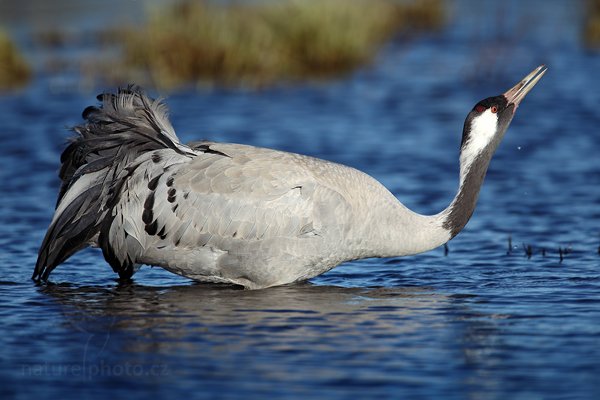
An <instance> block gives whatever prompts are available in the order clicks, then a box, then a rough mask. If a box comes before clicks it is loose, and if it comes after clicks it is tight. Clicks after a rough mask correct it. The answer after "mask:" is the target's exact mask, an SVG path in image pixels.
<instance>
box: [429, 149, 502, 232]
mask: <svg viewBox="0 0 600 400" xmlns="http://www.w3.org/2000/svg"><path fill="white" fill-rule="evenodd" d="M492 153H493V152H492V151H491V150H487V151H484V152H482V153H481V154H479V155H478V156H477V157H476V158H475V159H474V160H473V162H472V163H471V164H470V165H466V166H462V167H461V171H460V186H459V189H458V192H457V193H456V196H455V197H454V200H452V203H450V205H449V206H448V208H446V209H445V210H444V211H442V212H441V213H440V214H439V216H440V217H442V221H443V222H442V226H443V227H444V228H445V229H447V230H448V231H449V232H450V238H453V237H454V236H456V235H457V234H458V233H459V232H460V231H461V230H462V229H463V228H464V227H465V225H466V224H467V222H469V219H470V218H471V216H472V215H473V211H475V205H476V204H477V198H478V197H479V190H480V189H481V185H482V184H483V179H484V178H485V174H486V172H487V169H488V166H489V164H490V160H491V159H492Z"/></svg>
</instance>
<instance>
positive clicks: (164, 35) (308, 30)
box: [122, 0, 444, 89]
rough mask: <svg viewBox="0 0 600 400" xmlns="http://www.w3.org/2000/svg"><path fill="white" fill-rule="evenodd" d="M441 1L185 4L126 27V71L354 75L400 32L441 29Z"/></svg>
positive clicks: (156, 78) (179, 76)
mask: <svg viewBox="0 0 600 400" xmlns="http://www.w3.org/2000/svg"><path fill="white" fill-rule="evenodd" d="M443 19H444V13H443V4H442V0H423V1H401V2H398V1H392V0H320V1H317V0H285V1H276V2H258V3H253V4H252V5H240V4H230V5H222V4H212V3H209V2H183V3H179V4H176V5H172V6H170V7H168V8H165V9H156V10H154V11H153V12H152V13H151V15H150V17H149V19H148V21H147V23H146V24H145V25H144V26H143V27H141V28H140V29H136V30H130V31H126V32H123V39H122V43H123V52H124V58H125V70H129V71H130V72H131V70H133V71H137V72H138V74H139V73H141V74H143V75H145V76H146V77H147V78H148V79H149V80H150V81H151V82H152V83H153V84H154V85H156V86H157V87H160V88H166V89H168V88H173V87H176V86H180V85H183V84H186V83H199V82H208V83H211V82H212V83H217V84H225V85H239V84H243V85H249V86H262V85H265V84H269V83H273V82H278V81H295V80H300V79H319V78H324V77H329V76H335V75H340V74H344V73H348V72H350V71H352V70H354V69H355V68H357V67H358V66H361V65H364V64H365V63H368V62H369V61H371V60H372V59H373V57H374V55H375V54H376V52H377V51H378V50H379V49H380V48H381V46H382V45H383V44H384V43H385V42H386V41H388V40H390V39H391V38H392V37H393V36H394V35H397V34H398V33H400V32H405V33H411V32H415V31H417V30H423V29H429V30H431V29H436V28H438V27H440V26H441V25H442V23H443Z"/></svg>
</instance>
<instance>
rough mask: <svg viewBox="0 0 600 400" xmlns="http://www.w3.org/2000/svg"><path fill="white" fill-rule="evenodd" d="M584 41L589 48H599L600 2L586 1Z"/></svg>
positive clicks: (598, 0)
mask: <svg viewBox="0 0 600 400" xmlns="http://www.w3.org/2000/svg"><path fill="white" fill-rule="evenodd" d="M587 8H588V9H587V12H586V14H585V18H586V21H585V28H584V35H583V36H584V40H585V42H586V43H587V45H588V46H590V47H600V0H588V7H587Z"/></svg>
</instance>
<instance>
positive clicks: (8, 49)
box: [0, 30, 31, 90]
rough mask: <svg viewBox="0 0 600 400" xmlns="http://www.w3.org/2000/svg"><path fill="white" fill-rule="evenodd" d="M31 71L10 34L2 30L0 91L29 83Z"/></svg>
mask: <svg viewBox="0 0 600 400" xmlns="http://www.w3.org/2000/svg"><path fill="white" fill-rule="evenodd" d="M30 76H31V70H30V68H29V66H28V65H27V62H26V61H25V59H24V58H23V56H22V55H21V54H20V53H19V51H18V49H17V47H16V46H15V44H14V43H13V41H12V40H11V39H10V37H9V36H8V34H7V33H6V32H4V31H3V30H0V90H9V89H16V88H18V87H21V86H24V85H25V84H26V83H27V82H29V78H30Z"/></svg>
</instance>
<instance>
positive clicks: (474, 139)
mask: <svg viewBox="0 0 600 400" xmlns="http://www.w3.org/2000/svg"><path fill="white" fill-rule="evenodd" d="M497 127H498V114H495V113H493V112H491V111H490V110H489V109H487V110H485V111H484V112H483V113H482V114H481V115H478V116H477V117H475V118H473V120H472V122H471V134H470V135H469V140H468V141H467V143H466V144H465V146H464V148H463V149H462V152H461V154H460V165H461V169H460V182H461V184H462V182H463V179H464V177H465V175H466V173H467V171H468V170H469V167H470V166H471V164H472V163H473V161H474V160H475V157H477V155H478V154H479V153H481V151H482V150H483V149H484V148H485V147H486V146H487V145H488V144H489V143H490V141H491V140H492V138H493V137H494V134H495V133H496V128H497Z"/></svg>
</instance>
